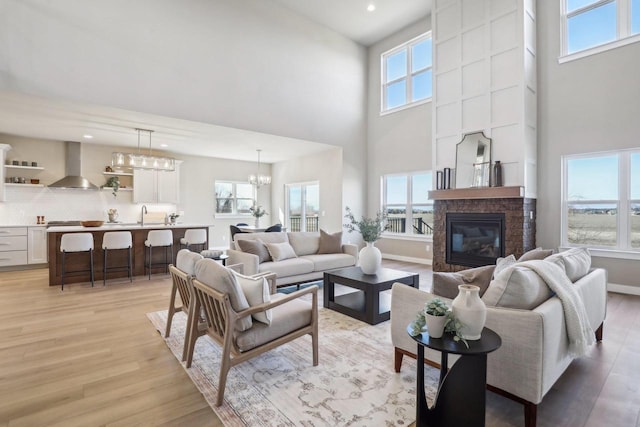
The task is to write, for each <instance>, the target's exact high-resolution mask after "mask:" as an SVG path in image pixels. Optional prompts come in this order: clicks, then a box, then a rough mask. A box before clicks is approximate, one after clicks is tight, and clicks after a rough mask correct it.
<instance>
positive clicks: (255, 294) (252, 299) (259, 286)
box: [233, 271, 273, 325]
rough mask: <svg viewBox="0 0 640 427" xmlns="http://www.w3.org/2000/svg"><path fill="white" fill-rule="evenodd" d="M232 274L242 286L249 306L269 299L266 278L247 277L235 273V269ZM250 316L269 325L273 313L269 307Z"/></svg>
mask: <svg viewBox="0 0 640 427" xmlns="http://www.w3.org/2000/svg"><path fill="white" fill-rule="evenodd" d="M233 275H234V276H235V277H236V280H237V281H238V284H239V285H240V287H241V288H242V292H243V293H244V296H245V298H246V299H247V302H248V303H249V306H250V307H255V306H256V305H260V304H262V303H265V302H270V301H271V296H270V295H269V284H268V283H267V279H265V278H264V277H255V278H254V277H249V276H245V275H243V274H240V273H236V272H235V271H234V272H233ZM252 317H253V319H254V320H257V321H258V322H262V323H265V324H267V325H270V324H271V319H272V318H273V313H272V312H271V309H269V310H265V311H261V312H260V313H255V314H254V315H252Z"/></svg>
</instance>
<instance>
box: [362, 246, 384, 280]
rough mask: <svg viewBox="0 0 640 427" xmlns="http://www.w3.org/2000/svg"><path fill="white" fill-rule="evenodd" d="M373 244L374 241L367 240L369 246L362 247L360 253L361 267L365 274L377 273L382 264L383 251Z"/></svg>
mask: <svg viewBox="0 0 640 427" xmlns="http://www.w3.org/2000/svg"><path fill="white" fill-rule="evenodd" d="M373 244H374V242H367V246H365V247H364V248H362V249H360V253H359V254H358V259H359V260H360V268H361V269H362V272H363V273H364V274H376V273H377V272H378V271H380V267H381V265H382V253H381V252H380V249H378V248H376V247H375V246H374V245H373Z"/></svg>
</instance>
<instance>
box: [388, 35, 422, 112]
mask: <svg viewBox="0 0 640 427" xmlns="http://www.w3.org/2000/svg"><path fill="white" fill-rule="evenodd" d="M381 59H382V106H381V111H382V112H383V113H384V112H390V111H396V110H399V109H402V108H404V107H405V106H411V105H417V104H421V103H423V102H425V101H427V100H429V99H430V98H431V93H432V87H431V32H428V33H426V34H423V35H421V36H419V37H417V38H415V39H413V40H411V41H409V42H407V43H405V44H403V45H400V46H398V47H395V48H393V49H391V50H390V51H387V52H385V53H383V54H382V57H381Z"/></svg>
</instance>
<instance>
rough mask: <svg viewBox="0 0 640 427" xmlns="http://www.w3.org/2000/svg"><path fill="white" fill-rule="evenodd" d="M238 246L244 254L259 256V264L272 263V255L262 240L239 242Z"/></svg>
mask: <svg viewBox="0 0 640 427" xmlns="http://www.w3.org/2000/svg"><path fill="white" fill-rule="evenodd" d="M238 246H240V250H241V251H242V252H246V253H248V254H254V255H258V262H265V261H271V254H270V253H269V251H268V250H267V247H266V246H265V244H264V242H263V241H262V240H260V239H254V240H238Z"/></svg>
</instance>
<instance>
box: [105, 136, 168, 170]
mask: <svg viewBox="0 0 640 427" xmlns="http://www.w3.org/2000/svg"><path fill="white" fill-rule="evenodd" d="M136 131H137V132H138V154H133V153H121V152H117V153H113V154H112V155H111V166H114V167H121V168H131V169H153V170H160V171H173V170H175V169H176V161H175V159H173V158H171V157H158V156H153V155H151V134H152V133H153V131H152V130H150V129H140V128H136ZM142 132H147V133H149V154H148V155H147V154H141V153H140V134H141V133H142Z"/></svg>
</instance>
